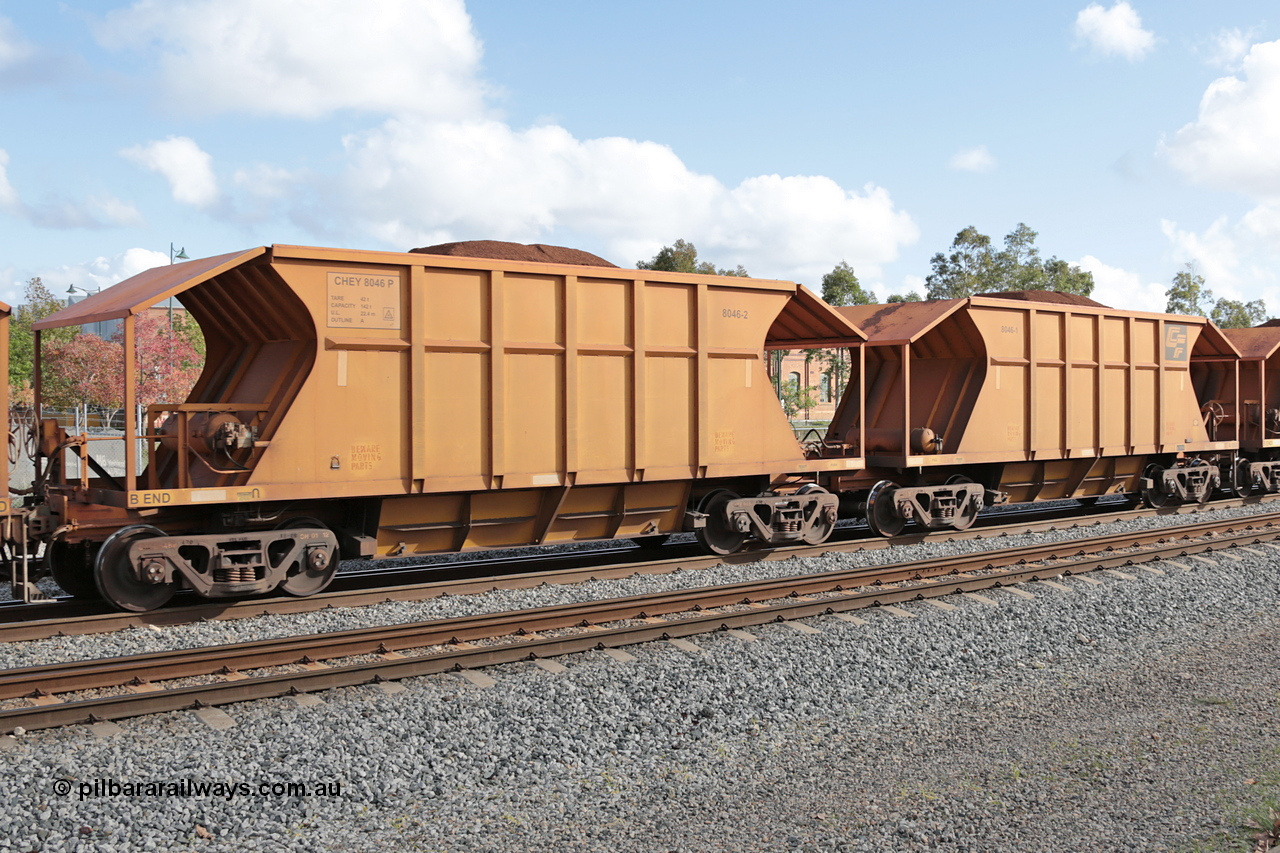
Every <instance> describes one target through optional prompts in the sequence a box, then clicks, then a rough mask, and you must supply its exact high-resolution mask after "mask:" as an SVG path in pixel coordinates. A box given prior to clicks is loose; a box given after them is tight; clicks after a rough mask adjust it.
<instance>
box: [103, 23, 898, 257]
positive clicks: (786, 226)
mask: <svg viewBox="0 0 1280 853" xmlns="http://www.w3.org/2000/svg"><path fill="white" fill-rule="evenodd" d="M100 37H101V38H102V39H103V40H104V41H108V42H111V43H113V44H118V45H120V46H122V47H127V48H130V49H137V50H139V52H142V53H146V52H147V51H148V50H151V49H152V46H153V45H158V46H159V55H160V57H161V58H160V73H161V74H163V76H164V79H165V80H166V82H167V84H168V85H171V86H172V87H174V90H173V92H172V93H171V95H172V96H173V97H181V98H184V99H187V100H189V101H190V102H192V103H193V104H194V105H195V107H194V108H202V109H208V110H209V111H227V110H237V111H241V112H249V113H258V114H268V115H277V116H291V117H315V116H321V115H325V114H327V113H330V112H332V111H334V110H340V109H358V110H366V111H380V112H384V113H388V114H389V115H388V116H387V117H386V118H385V119H380V120H379V121H380V123H379V124H377V125H376V126H372V127H369V128H368V129H366V130H363V131H360V132H356V133H352V134H349V135H348V136H347V137H346V138H345V139H344V140H343V145H344V152H343V162H342V163H341V165H340V166H339V168H338V171H337V172H336V173H317V172H312V171H301V170H299V171H290V169H289V168H281V166H280V164H274V163H263V164H257V165H254V166H251V167H246V168H239V169H238V170H236V171H234V172H233V173H232V175H231V178H230V180H228V181H227V182H226V183H225V186H224V187H219V185H218V183H217V179H216V178H215V176H214V173H213V168H212V164H211V162H210V161H209V158H208V155H206V154H205V153H204V152H203V151H201V150H200V149H199V147H198V146H196V144H195V143H194V142H192V141H191V140H189V139H185V138H170V139H169V140H166V141H165V142H152V143H149V144H148V145H145V146H137V147H135V148H131V149H129V150H128V151H126V152H124V153H125V155H126V156H128V157H129V158H130V159H132V160H134V161H135V162H138V163H140V164H142V165H143V166H145V167H146V168H149V169H153V170H155V171H157V172H159V173H161V174H163V175H164V176H165V177H166V178H168V179H169V181H170V183H171V186H172V188H173V192H174V197H175V198H178V199H179V200H180V201H185V202H187V203H191V204H195V205H198V206H206V207H208V206H211V205H212V204H213V203H214V202H215V201H219V204H218V205H217V206H216V209H215V210H214V212H215V213H216V214H218V215H224V216H225V215H228V214H229V213H230V212H232V211H234V212H235V215H236V216H237V217H238V218H239V219H241V220H242V221H250V220H258V219H264V218H267V217H271V216H283V217H286V218H288V219H290V220H292V221H293V222H295V223H297V224H298V225H300V226H301V227H303V228H304V229H306V230H308V231H310V232H311V233H313V234H315V235H317V237H318V238H319V239H324V238H326V237H334V238H338V239H342V240H343V241H347V242H349V241H350V240H351V239H352V235H360V234H364V235H367V237H368V238H371V239H372V240H375V241H378V242H380V243H383V244H387V245H389V246H392V247H396V248H408V247H411V246H419V245H424V244H429V243H436V242H444V241H447V240H460V239H505V240H516V241H521V242H535V241H541V242H566V243H576V244H578V245H582V246H584V247H587V248H592V249H593V250H597V251H600V252H601V253H602V254H605V255H606V256H608V257H610V259H611V260H614V261H615V262H617V263H619V264H622V265H630V264H632V263H634V261H635V260H636V259H637V258H645V257H650V256H652V255H653V253H654V251H656V250H657V249H658V248H659V247H660V246H662V245H664V244H669V243H671V242H672V241H674V240H676V239H678V238H685V239H689V240H692V241H694V242H695V243H696V244H697V245H698V247H699V249H700V250H701V251H702V253H703V254H704V255H705V256H706V257H708V258H711V259H712V260H714V261H715V262H717V263H719V264H720V265H722V266H733V265H736V264H739V263H741V264H743V265H745V266H747V268H748V269H749V270H751V272H752V273H753V274H756V275H762V276H764V275H787V276H793V277H800V276H805V275H809V276H813V275H816V276H820V275H821V274H822V273H824V272H827V271H829V270H830V269H831V267H832V266H833V265H834V264H835V262H836V261H838V260H839V259H841V258H845V259H847V260H848V261H849V262H850V263H853V264H855V265H856V267H857V269H858V272H859V275H866V276H869V277H871V278H874V277H875V275H877V274H878V270H879V268H880V266H881V265H883V264H885V263H887V262H889V261H891V260H893V259H895V258H896V257H897V254H898V252H899V251H900V249H901V247H902V246H903V245H905V244H907V243H911V242H913V241H915V240H916V239H918V231H917V228H916V226H915V223H914V222H913V221H912V219H911V217H910V216H909V215H908V214H907V213H905V212H903V211H901V210H899V209H897V208H896V207H895V205H894V203H893V200H892V198H891V197H890V195H889V192H888V191H887V190H885V189H884V188H881V187H877V186H874V185H871V184H868V185H867V186H864V187H862V188H855V189H846V188H844V187H842V186H840V185H839V184H837V183H836V182H835V181H833V180H831V179H830V178H826V177H822V176H780V175H759V176H755V177H747V178H745V179H741V180H736V181H735V182H734V183H733V184H728V185H727V184H725V183H722V182H721V180H719V179H717V178H716V177H714V176H711V175H706V174H698V173H696V172H693V171H692V170H690V169H689V168H688V167H687V166H686V165H685V164H684V163H683V162H682V161H681V159H680V158H679V157H678V156H677V155H676V153H675V152H674V151H672V150H671V149H670V148H669V147H668V146H666V145H662V144H659V143H657V142H649V141H638V140H633V139H622V138H615V137H603V138H595V139H580V138H577V137H575V136H574V135H573V134H572V133H571V132H570V131H569V130H567V129H565V128H563V127H559V126H557V125H555V124H551V123H545V124H539V125H536V126H533V127H528V128H523V129H521V128H514V127H511V126H510V125H508V124H506V123H504V122H502V121H500V120H498V118H496V117H495V115H494V114H492V112H491V111H490V110H489V109H488V107H487V105H486V103H485V97H486V96H487V94H488V93H489V91H490V90H489V89H488V87H486V85H485V84H484V83H483V81H482V80H481V79H480V77H479V60H480V56H481V46H480V42H479V40H478V39H477V38H476V36H475V34H474V32H473V30H472V26H471V21H470V18H469V17H468V15H467V13H466V9H465V7H464V6H463V4H462V2H461V0H380V2H378V3H375V4H365V5H364V6H359V5H357V4H352V3H348V2H345V0H324V2H316V0H276V2H272V3H260V2H255V0H216V2H215V0H179V1H178V2H165V3H160V2H159V0H139V2H136V3H134V4H133V5H132V6H130V7H129V8H128V9H125V10H123V11H121V12H117V13H112V14H111V15H109V16H108V18H107V20H106V23H105V24H104V26H103V28H102V29H101V32H100ZM220 191H226V192H228V193H231V194H232V195H231V197H230V198H229V199H227V200H225V202H224V201H223V200H220V199H219V198H218V196H219V192H220ZM356 239H358V236H357V238H356Z"/></svg>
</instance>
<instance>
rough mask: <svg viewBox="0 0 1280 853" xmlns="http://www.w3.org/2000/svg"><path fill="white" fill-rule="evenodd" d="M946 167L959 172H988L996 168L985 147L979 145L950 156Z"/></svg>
mask: <svg viewBox="0 0 1280 853" xmlns="http://www.w3.org/2000/svg"><path fill="white" fill-rule="evenodd" d="M947 165H948V166H950V167H951V168H952V169H957V170H959V171H961V172H990V171H991V170H992V169H994V168H995V167H996V158H995V157H992V156H991V152H990V151H988V150H987V146H985V145H979V146H977V147H976V148H965V149H963V150H960V151H957V152H956V153H955V154H952V155H951V159H950V160H949V161H948V162H947Z"/></svg>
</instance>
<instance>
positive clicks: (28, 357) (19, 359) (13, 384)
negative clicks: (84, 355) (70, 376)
mask: <svg viewBox="0 0 1280 853" xmlns="http://www.w3.org/2000/svg"><path fill="white" fill-rule="evenodd" d="M22 298H23V302H22V304H21V305H19V306H18V307H16V308H14V309H13V316H12V318H11V320H10V322H9V399H10V400H12V401H13V402H14V403H25V404H28V405H30V404H31V402H32V392H31V382H32V378H33V377H34V376H35V361H36V358H35V353H36V335H35V331H34V330H33V329H32V328H31V327H32V325H34V324H35V323H36V322H37V321H39V320H43V319H44V318H45V317H48V316H49V315H50V314H53V313H54V312H55V311H58V310H59V309H61V308H65V307H66V302H65V301H64V300H62V299H60V298H59V297H57V296H55V295H54V293H53V291H52V290H50V289H49V287H48V286H47V285H46V284H45V283H44V282H43V281H41V280H40V277H39V276H36V277H35V278H33V279H31V280H30V281H28V282H27V284H26V286H25V287H24V288H23V294H22ZM77 332H79V329H77V328H75V327H72V328H69V329H49V330H48V331H46V332H44V333H43V334H42V335H41V336H40V338H41V341H42V342H43V345H44V347H45V352H46V353H48V352H49V351H50V350H51V349H53V348H57V347H60V346H63V345H65V344H67V343H68V342H70V340H71V339H72V338H74V337H75V336H76V333H77Z"/></svg>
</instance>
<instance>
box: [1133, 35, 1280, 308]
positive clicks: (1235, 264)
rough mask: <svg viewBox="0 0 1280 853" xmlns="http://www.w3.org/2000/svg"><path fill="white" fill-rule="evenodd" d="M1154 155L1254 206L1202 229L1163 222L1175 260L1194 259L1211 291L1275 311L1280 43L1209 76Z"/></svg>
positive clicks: (1278, 298)
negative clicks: (1231, 70)
mask: <svg viewBox="0 0 1280 853" xmlns="http://www.w3.org/2000/svg"><path fill="white" fill-rule="evenodd" d="M1158 153H1159V154H1160V156H1162V157H1163V158H1164V160H1165V161H1166V162H1167V163H1169V164H1170V165H1171V166H1173V168H1174V169H1176V170H1177V171H1178V172H1180V173H1182V174H1183V175H1184V176H1185V177H1186V178H1187V179H1188V180H1190V181H1192V182H1195V183H1199V184H1203V185H1205V186H1208V187H1211V188H1213V189H1219V190H1227V191H1232V192H1236V193H1240V194H1241V195H1243V196H1245V197H1246V198H1249V199H1251V200H1252V201H1253V203H1254V207H1253V208H1252V209H1251V210H1249V211H1248V212H1247V213H1245V214H1244V215H1243V216H1241V217H1240V218H1239V219H1238V220H1236V221H1234V222H1233V221H1231V219H1230V218H1229V217H1226V216H1222V217H1219V218H1218V219H1217V220H1215V221H1214V222H1213V223H1211V224H1210V225H1209V226H1208V227H1206V228H1204V229H1203V230H1201V231H1196V230H1188V229H1185V228H1180V227H1179V226H1178V224H1177V223H1175V222H1171V221H1165V222H1163V223H1162V228H1163V231H1164V234H1165V237H1166V238H1167V239H1168V240H1169V243H1170V246H1171V248H1172V252H1173V254H1174V256H1175V257H1176V258H1177V259H1178V262H1179V263H1182V262H1184V261H1194V262H1195V263H1196V264H1197V266H1198V268H1199V269H1200V272H1201V274H1202V275H1203V276H1204V277H1205V281H1206V283H1207V284H1208V286H1209V287H1210V288H1211V289H1213V291H1214V293H1215V294H1216V295H1218V296H1226V297H1229V298H1232V299H1256V298H1258V297H1259V296H1262V297H1264V298H1265V299H1266V300H1267V304H1268V306H1270V307H1271V309H1272V310H1275V309H1276V308H1280V274H1278V273H1277V270H1280V41H1271V42H1264V43H1262V44H1255V45H1253V47H1252V48H1250V50H1249V52H1248V54H1247V55H1246V56H1245V58H1244V61H1243V63H1242V64H1241V71H1240V73H1239V74H1238V75H1235V76H1229V77H1222V78H1220V79H1218V80H1215V81H1213V82H1212V83H1211V84H1210V85H1209V87H1208V88H1207V89H1206V91H1205V93H1204V96H1203V97H1202V98H1201V100H1200V109H1199V113H1198V115H1197V117H1196V120H1195V121H1193V122H1191V123H1189V124H1187V125H1185V126H1184V127H1182V128H1181V129H1180V130H1178V132H1177V133H1175V134H1173V136H1172V137H1171V138H1169V139H1165V140H1162V141H1161V143H1160V146H1159V152H1158Z"/></svg>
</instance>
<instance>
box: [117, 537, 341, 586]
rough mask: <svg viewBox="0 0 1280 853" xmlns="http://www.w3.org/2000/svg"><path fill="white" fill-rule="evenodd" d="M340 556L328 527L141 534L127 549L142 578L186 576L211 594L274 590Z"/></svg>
mask: <svg viewBox="0 0 1280 853" xmlns="http://www.w3.org/2000/svg"><path fill="white" fill-rule="evenodd" d="M337 560H338V540H337V537H336V536H335V535H334V534H333V532H332V531H330V530H327V529H323V528H319V529H317V528H292V529H281V530H266V531H261V532H254V533H235V534H226V533H218V534H203V535H194V536H157V537H152V538H140V539H136V540H134V541H132V542H131V543H130V544H129V547H128V550H127V552H126V554H125V561H126V562H127V565H128V570H129V571H131V572H132V573H133V575H134V577H135V578H136V579H137V581H138V582H140V583H144V584H154V585H157V586H158V585H162V584H170V585H172V584H174V583H175V582H176V581H177V580H178V579H179V578H181V580H182V581H183V582H184V584H185V585H186V586H189V587H190V588H191V589H193V590H195V591H196V592H197V593H199V594H200V595H203V596H205V597H206V598H225V597H232V596H243V595H253V594H256V593H263V592H270V591H271V590H274V589H276V588H277V587H279V586H281V585H286V586H287V582H288V581H289V579H290V577H291V575H292V574H297V573H298V572H300V571H301V572H311V573H316V572H320V573H325V572H327V570H329V569H330V568H331V567H332V568H336V564H337ZM330 574H331V572H330ZM286 591H288V589H287V588H286Z"/></svg>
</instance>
